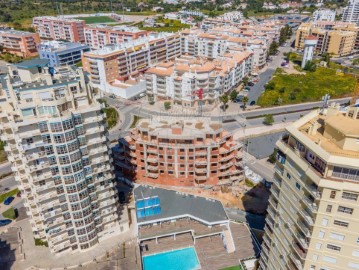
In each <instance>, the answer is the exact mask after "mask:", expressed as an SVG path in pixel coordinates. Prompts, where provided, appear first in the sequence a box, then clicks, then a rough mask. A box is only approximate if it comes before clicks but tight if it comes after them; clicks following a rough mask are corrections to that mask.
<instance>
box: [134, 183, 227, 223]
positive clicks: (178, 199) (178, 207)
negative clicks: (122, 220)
mask: <svg viewBox="0 0 359 270" xmlns="http://www.w3.org/2000/svg"><path fill="white" fill-rule="evenodd" d="M154 196H158V198H159V200H160V206H161V212H160V213H159V214H155V215H152V216H146V217H141V218H138V217H137V223H139V225H141V223H152V222H157V221H160V220H162V221H166V220H171V219H174V218H179V217H186V216H187V217H188V216H190V217H192V218H193V219H196V220H198V221H201V222H204V223H206V224H218V223H223V221H227V220H228V217H227V214H226V212H225V211H224V208H223V205H222V203H221V202H220V201H216V200H212V199H207V198H203V197H198V196H194V195H190V194H185V193H180V192H177V191H173V190H167V189H162V188H157V187H151V186H144V185H140V186H138V187H136V188H135V189H134V197H135V201H137V200H142V199H146V198H149V197H154Z"/></svg>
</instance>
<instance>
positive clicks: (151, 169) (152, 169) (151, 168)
mask: <svg viewBox="0 0 359 270" xmlns="http://www.w3.org/2000/svg"><path fill="white" fill-rule="evenodd" d="M147 169H148V170H150V171H158V166H151V165H149V166H147Z"/></svg>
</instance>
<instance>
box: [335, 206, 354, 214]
mask: <svg viewBox="0 0 359 270" xmlns="http://www.w3.org/2000/svg"><path fill="white" fill-rule="evenodd" d="M338 212H340V213H345V214H349V215H351V214H353V208H349V207H345V206H339V207H338Z"/></svg>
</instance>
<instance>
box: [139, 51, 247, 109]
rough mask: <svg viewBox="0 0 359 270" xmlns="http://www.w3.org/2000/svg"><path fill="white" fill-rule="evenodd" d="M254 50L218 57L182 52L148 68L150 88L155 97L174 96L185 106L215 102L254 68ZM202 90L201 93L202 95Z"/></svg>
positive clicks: (152, 95) (152, 96) (148, 93)
mask: <svg viewBox="0 0 359 270" xmlns="http://www.w3.org/2000/svg"><path fill="white" fill-rule="evenodd" d="M252 62H253V53H251V52H248V51H245V52H236V53H227V54H224V55H223V56H221V57H217V58H215V59H214V60H208V59H205V58H198V57H194V56H185V55H183V56H181V57H179V58H176V59H175V60H174V61H165V62H162V63H159V64H157V65H155V66H154V67H152V68H149V69H148V70H147V71H146V92H147V95H148V98H149V99H151V100H157V99H168V98H171V99H172V100H174V102H175V103H177V104H181V105H183V106H185V107H197V106H206V105H208V106H211V105H215V104H216V102H217V100H218V96H219V95H221V94H223V93H229V92H230V91H232V90H233V89H235V87H237V86H238V85H239V84H240V82H241V81H242V79H243V78H244V77H246V76H248V75H249V74H250V72H251V70H252ZM198 91H201V95H200V96H199V95H198V93H197V92H198Z"/></svg>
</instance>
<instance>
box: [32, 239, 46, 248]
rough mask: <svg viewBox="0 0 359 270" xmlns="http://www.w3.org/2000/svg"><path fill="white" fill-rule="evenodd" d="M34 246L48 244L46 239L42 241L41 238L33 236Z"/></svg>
mask: <svg viewBox="0 0 359 270" xmlns="http://www.w3.org/2000/svg"><path fill="white" fill-rule="evenodd" d="M34 240H35V246H45V247H48V246H49V244H48V243H47V242H46V241H42V240H41V239H37V238H34Z"/></svg>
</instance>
